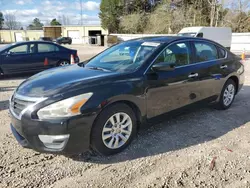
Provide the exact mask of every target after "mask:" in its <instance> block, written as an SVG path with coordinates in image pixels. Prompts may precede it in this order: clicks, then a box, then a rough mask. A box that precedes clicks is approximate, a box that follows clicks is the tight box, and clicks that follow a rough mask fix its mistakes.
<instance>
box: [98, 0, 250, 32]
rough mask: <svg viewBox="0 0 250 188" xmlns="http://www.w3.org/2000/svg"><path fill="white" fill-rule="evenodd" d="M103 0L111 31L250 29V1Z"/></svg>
mask: <svg viewBox="0 0 250 188" xmlns="http://www.w3.org/2000/svg"><path fill="white" fill-rule="evenodd" d="M226 2H227V4H226V3H224V0H102V1H101V4H100V13H99V17H100V19H101V24H102V27H103V28H105V29H109V31H110V32H111V33H118V32H119V33H159V34H163V33H176V32H178V31H180V30H181V29H182V28H183V27H191V26H211V27H231V28H232V30H233V32H250V1H249V0H231V2H230V0H227V1H226Z"/></svg>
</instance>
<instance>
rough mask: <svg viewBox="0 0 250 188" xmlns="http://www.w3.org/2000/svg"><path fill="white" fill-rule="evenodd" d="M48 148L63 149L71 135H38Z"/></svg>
mask: <svg viewBox="0 0 250 188" xmlns="http://www.w3.org/2000/svg"><path fill="white" fill-rule="evenodd" d="M38 138H39V139H40V141H41V142H42V143H43V144H44V146H45V147H46V148H49V149H63V148H64V147H65V145H66V144H67V142H68V139H69V134H65V135H38Z"/></svg>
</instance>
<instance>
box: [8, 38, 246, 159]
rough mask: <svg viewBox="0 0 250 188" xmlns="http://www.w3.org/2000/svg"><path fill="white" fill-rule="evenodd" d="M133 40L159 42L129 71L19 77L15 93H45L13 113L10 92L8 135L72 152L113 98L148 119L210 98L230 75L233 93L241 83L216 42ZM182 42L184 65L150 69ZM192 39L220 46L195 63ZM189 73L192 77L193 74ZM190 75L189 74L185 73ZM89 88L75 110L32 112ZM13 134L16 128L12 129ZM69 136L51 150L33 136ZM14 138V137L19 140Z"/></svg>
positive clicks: (72, 69)
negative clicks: (51, 114)
mask: <svg viewBox="0 0 250 188" xmlns="http://www.w3.org/2000/svg"><path fill="white" fill-rule="evenodd" d="M136 40H144V41H151V42H152V41H154V42H160V43H161V45H160V46H159V47H158V48H157V49H156V50H155V51H154V53H153V54H152V55H151V56H150V57H149V58H148V59H147V60H146V61H145V62H144V64H143V65H142V66H141V67H140V68H138V69H136V70H134V71H131V72H129V73H128V72H112V71H103V70H94V69H91V68H90V67H88V66H86V67H83V66H82V65H80V64H79V65H72V66H68V67H62V68H57V69H50V70H47V71H44V72H41V73H39V74H37V75H34V76H33V77H31V78H29V79H27V80H26V81H25V82H23V83H22V84H21V85H20V86H19V87H18V88H17V90H16V92H15V94H18V95H22V96H27V97H31V98H32V97H45V98H46V99H45V100H43V101H42V102H39V103H37V104H35V105H34V106H33V107H32V108H31V109H28V110H26V111H25V112H24V113H23V115H22V116H21V117H16V115H15V114H14V113H13V109H12V108H13V105H12V101H13V97H15V94H14V95H13V97H12V99H11V100H10V101H11V104H10V112H11V115H12V125H11V126H13V128H14V129H13V128H12V130H13V132H14V135H21V137H20V138H21V140H23V142H22V143H28V145H29V147H31V148H33V149H35V150H37V151H40V152H55V153H63V154H64V153H78V152H81V151H84V150H86V149H88V148H89V147H90V145H91V143H90V136H91V128H92V126H93V124H94V123H95V119H96V118H97V117H98V115H99V114H100V112H102V111H103V110H105V108H106V107H108V106H110V105H113V104H114V103H117V102H122V103H126V104H128V105H129V106H130V107H131V108H132V109H133V111H134V112H135V114H136V116H137V117H138V118H137V119H138V121H140V122H144V121H150V120H151V119H152V118H155V117H158V116H160V115H163V114H165V113H168V112H170V111H173V110H176V109H179V108H182V107H185V106H188V105H192V104H195V103H197V102H201V101H207V102H215V101H217V100H218V99H219V96H220V92H221V90H222V88H223V85H224V84H225V82H226V81H227V80H228V79H229V78H232V79H233V80H235V82H236V83H237V92H238V91H239V90H240V89H241V87H242V85H243V82H244V67H243V65H242V64H241V63H240V59H239V58H238V57H236V56H235V55H233V54H232V53H231V52H229V51H227V50H226V49H225V48H223V47H222V46H220V45H219V44H217V43H214V42H212V41H209V40H206V39H195V38H186V37H153V38H143V39H136ZM183 41H185V42H188V43H189V45H190V48H191V49H192V51H191V54H192V56H191V57H190V64H188V65H184V66H179V67H176V68H175V69H174V70H173V71H168V72H155V71H153V70H152V65H153V62H154V61H155V59H156V58H157V56H158V54H159V53H160V52H161V51H162V50H163V49H165V48H166V47H168V46H169V45H171V44H173V43H175V42H183ZM193 41H203V42H204V41H205V42H207V43H211V44H214V45H215V46H216V47H218V48H222V49H223V50H225V51H226V56H225V57H222V58H218V59H216V60H211V61H205V62H200V63H196V61H197V60H196V58H195V57H196V55H195V52H194V50H193V43H192V42H193ZM193 74H197V76H195V77H193V76H192V75H193ZM190 75H191V76H190ZM88 92H92V93H93V95H92V97H91V98H90V99H89V100H88V101H87V103H86V104H84V105H83V106H82V107H81V115H78V116H74V117H71V118H67V119H58V120H56V121H55V120H53V121H52V120H51V121H44V120H39V118H38V116H37V111H38V110H39V109H41V108H43V107H45V106H47V105H49V104H52V103H55V102H57V101H60V100H63V99H67V98H69V97H73V96H77V95H80V94H83V93H88ZM15 131H16V132H17V133H18V134H17V133H16V132H15ZM40 134H46V135H60V134H70V135H74V136H71V137H70V138H69V140H68V143H67V144H66V147H65V148H62V149H61V150H60V151H59V150H51V149H48V148H46V147H45V146H44V145H43V144H42V142H41V141H40V140H39V139H38V135H40ZM20 138H18V140H20Z"/></svg>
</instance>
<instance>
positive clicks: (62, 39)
mask: <svg viewBox="0 0 250 188" xmlns="http://www.w3.org/2000/svg"><path fill="white" fill-rule="evenodd" d="M54 42H56V43H57V44H72V38H71V37H59V38H57V39H55V40H54Z"/></svg>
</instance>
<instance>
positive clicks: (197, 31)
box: [178, 27, 232, 49]
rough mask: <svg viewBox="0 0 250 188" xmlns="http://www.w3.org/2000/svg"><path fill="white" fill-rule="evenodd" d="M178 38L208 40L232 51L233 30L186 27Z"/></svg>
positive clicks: (227, 28) (226, 28)
mask: <svg viewBox="0 0 250 188" xmlns="http://www.w3.org/2000/svg"><path fill="white" fill-rule="evenodd" d="M178 36H190V37H201V38H206V39H210V40H213V41H215V42H217V43H219V44H221V45H222V46H224V47H226V48H228V49H230V48H231V42H232V29H231V28H230V27H185V28H183V29H182V30H181V31H180V32H179V33H178Z"/></svg>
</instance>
